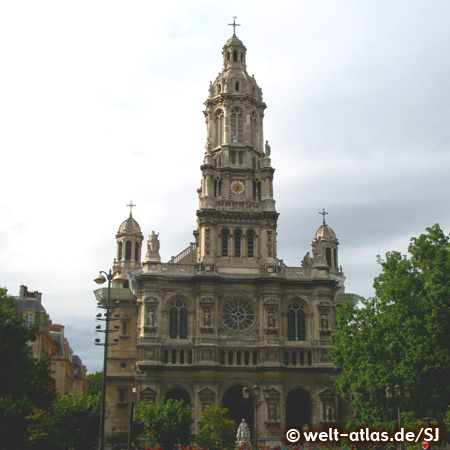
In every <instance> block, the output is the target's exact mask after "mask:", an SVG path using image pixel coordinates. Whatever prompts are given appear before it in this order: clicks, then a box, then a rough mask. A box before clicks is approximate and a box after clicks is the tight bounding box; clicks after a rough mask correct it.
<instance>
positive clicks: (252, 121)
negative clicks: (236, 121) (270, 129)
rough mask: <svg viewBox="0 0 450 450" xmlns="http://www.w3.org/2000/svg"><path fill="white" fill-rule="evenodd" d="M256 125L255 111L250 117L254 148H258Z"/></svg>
mask: <svg viewBox="0 0 450 450" xmlns="http://www.w3.org/2000/svg"><path fill="white" fill-rule="evenodd" d="M256 123H257V122H256V113H255V112H254V111H253V112H252V114H251V116H250V134H251V144H252V145H253V147H256Z"/></svg>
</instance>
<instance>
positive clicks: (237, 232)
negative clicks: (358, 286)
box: [95, 28, 357, 446]
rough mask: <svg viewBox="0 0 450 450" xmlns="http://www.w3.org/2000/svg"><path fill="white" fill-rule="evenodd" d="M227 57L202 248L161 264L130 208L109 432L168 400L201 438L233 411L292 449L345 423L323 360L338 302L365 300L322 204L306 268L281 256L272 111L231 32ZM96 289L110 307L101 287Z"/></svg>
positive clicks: (212, 135)
mask: <svg viewBox="0 0 450 450" xmlns="http://www.w3.org/2000/svg"><path fill="white" fill-rule="evenodd" d="M234 30H235V28H234ZM222 55H223V67H222V71H221V72H220V73H219V75H218V76H217V78H216V79H215V81H214V82H211V83H210V86H209V93H208V98H207V100H206V101H205V103H204V104H205V111H204V115H205V118H206V146H205V151H204V155H203V161H202V162H201V161H199V162H201V166H200V170H201V180H202V181H201V186H200V187H199V189H198V190H197V192H198V198H199V205H198V210H197V212H196V215H197V228H196V229H195V230H194V232H193V234H194V239H193V242H192V243H191V244H190V245H188V246H187V247H186V248H185V249H184V250H182V251H181V252H180V253H179V254H178V255H177V256H176V257H173V258H172V259H171V260H169V261H167V262H163V261H161V257H160V239H159V233H155V232H154V231H153V232H152V233H151V234H150V235H149V238H148V241H147V242H146V246H145V247H144V248H143V240H144V236H143V233H142V231H141V228H140V226H139V224H138V222H137V221H136V220H135V218H134V217H133V216H132V213H131V211H130V215H129V217H128V218H127V219H126V220H125V221H124V222H123V223H122V224H121V225H120V227H119V230H118V233H117V235H116V256H115V259H114V266H113V271H120V272H121V274H123V275H126V276H127V278H128V281H127V282H125V283H123V282H122V283H120V284H119V283H117V282H113V283H112V289H111V298H112V301H113V302H114V304H115V305H117V306H116V309H115V313H116V312H117V313H118V314H119V316H117V317H118V319H117V322H115V323H116V324H118V327H117V329H118V332H117V333H116V334H113V335H111V336H112V337H111V338H110V339H113V338H116V340H117V345H113V346H111V347H109V349H108V370H107V397H108V399H109V400H108V401H109V403H108V411H107V419H106V427H105V433H106V436H111V433H112V432H115V433H118V432H123V433H128V429H129V421H130V409H131V408H133V407H134V406H135V405H136V404H137V403H139V402H140V401H142V400H154V401H162V399H163V398H166V399H168V398H174V399H183V400H184V401H185V402H186V403H188V404H190V405H192V407H193V411H194V424H195V425H194V426H195V430H194V433H195V432H198V428H199V424H200V413H201V411H202V410H204V409H206V408H209V407H212V406H219V407H224V408H227V409H228V410H229V415H230V417H231V418H232V419H234V420H235V422H236V428H237V427H238V425H239V424H240V423H241V421H242V419H245V421H246V423H247V424H248V426H249V428H250V434H251V440H252V441H253V442H254V441H255V439H256V440H257V442H258V443H259V445H270V446H274V445H285V444H286V441H285V433H286V430H287V429H288V428H290V427H297V428H302V427H307V428H309V429H316V430H318V429H323V428H328V427H329V426H336V425H342V424H343V423H345V422H346V421H347V420H348V415H349V410H348V406H347V404H346V403H345V402H343V401H342V400H340V399H339V398H338V396H337V393H336V390H335V388H334V381H335V379H336V377H337V373H338V370H337V368H336V367H334V366H333V364H332V362H331V360H330V357H329V355H328V349H329V347H330V345H331V333H332V332H333V329H334V327H335V323H336V308H337V307H338V306H339V305H340V304H341V303H342V302H343V301H345V300H351V301H353V302H356V299H357V296H356V295H355V294H346V293H345V289H344V280H345V278H344V274H343V271H342V267H341V266H340V265H339V251H338V245H339V242H338V239H337V237H336V234H335V232H334V231H333V230H332V228H330V226H328V224H327V223H326V220H325V215H326V211H325V210H323V211H322V214H323V220H321V223H319V224H318V225H320V226H319V227H318V229H317V231H315V233H314V230H311V236H312V248H311V252H309V251H308V252H306V254H305V256H304V257H303V260H302V263H301V266H300V267H290V266H286V265H285V264H284V263H283V261H282V260H281V259H279V258H278V253H277V220H278V215H279V214H278V212H277V210H276V207H275V199H274V197H273V181H274V172H275V169H274V168H273V167H272V164H271V158H270V155H271V149H270V146H269V143H268V141H265V140H264V135H263V129H264V127H263V119H264V111H265V109H266V104H265V103H264V101H263V98H262V91H261V88H260V87H259V86H258V84H257V82H256V79H255V77H254V76H250V75H249V74H248V72H247V61H246V60H247V49H246V47H245V46H244V44H243V43H242V41H241V40H240V39H239V38H238V37H237V36H236V34H235V32H233V35H232V37H231V38H230V39H229V40H228V41H227V42H226V44H225V45H224V47H223V50H222ZM193 176H195V174H193ZM193 194H194V193H193ZM132 206H133V205H132V203H131V207H132ZM164 239H168V237H166V236H164ZM164 239H161V241H162V245H164V242H163V241H164ZM144 252H145V254H144ZM300 259H301V257H300V258H299V260H300ZM95 294H96V297H97V300H98V301H99V302H105V299H106V295H107V290H106V289H105V288H102V289H98V290H97V291H95Z"/></svg>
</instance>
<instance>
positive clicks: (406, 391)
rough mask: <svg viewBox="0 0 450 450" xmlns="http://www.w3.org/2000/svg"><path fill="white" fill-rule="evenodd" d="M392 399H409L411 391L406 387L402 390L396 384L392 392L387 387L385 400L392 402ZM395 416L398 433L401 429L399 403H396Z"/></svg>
mask: <svg viewBox="0 0 450 450" xmlns="http://www.w3.org/2000/svg"><path fill="white" fill-rule="evenodd" d="M393 397H397V398H402V397H404V398H409V397H411V390H410V389H409V387H408V386H405V387H404V388H403V389H402V387H401V386H400V385H399V384H398V383H397V384H396V385H395V386H394V389H393V390H392V388H391V387H390V386H388V387H387V388H386V398H387V399H388V400H392V398H393ZM397 416H398V429H399V431H400V430H401V428H402V422H401V416H400V403H397ZM401 449H402V444H400V450H401Z"/></svg>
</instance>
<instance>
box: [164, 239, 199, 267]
mask: <svg viewBox="0 0 450 450" xmlns="http://www.w3.org/2000/svg"><path fill="white" fill-rule="evenodd" d="M195 248H196V245H195V242H191V243H190V244H189V247H187V248H185V249H184V250H183V251H182V252H180V253H178V255H177V256H172V258H170V261H169V264H176V263H177V262H178V261H180V260H182V259H183V258H184V257H185V256H187V255H189V254H190V253H192V252H194V251H195Z"/></svg>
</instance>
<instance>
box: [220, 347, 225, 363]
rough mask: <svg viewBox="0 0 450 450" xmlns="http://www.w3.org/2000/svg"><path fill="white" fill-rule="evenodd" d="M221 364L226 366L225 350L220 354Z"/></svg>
mask: <svg viewBox="0 0 450 450" xmlns="http://www.w3.org/2000/svg"><path fill="white" fill-rule="evenodd" d="M220 364H222V365H223V364H225V352H224V351H223V350H222V351H221V352H220Z"/></svg>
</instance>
